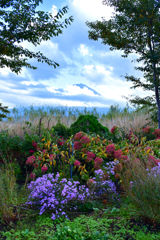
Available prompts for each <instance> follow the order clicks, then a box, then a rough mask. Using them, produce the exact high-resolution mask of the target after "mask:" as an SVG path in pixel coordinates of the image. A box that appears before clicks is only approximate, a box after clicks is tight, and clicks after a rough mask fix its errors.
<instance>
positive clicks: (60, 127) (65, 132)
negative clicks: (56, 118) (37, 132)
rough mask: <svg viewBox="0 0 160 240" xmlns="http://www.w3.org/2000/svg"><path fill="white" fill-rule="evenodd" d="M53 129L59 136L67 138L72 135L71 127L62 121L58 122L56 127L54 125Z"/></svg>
mask: <svg viewBox="0 0 160 240" xmlns="http://www.w3.org/2000/svg"><path fill="white" fill-rule="evenodd" d="M52 131H53V133H55V134H56V135H57V136H62V137H64V138H67V137H69V136H70V135H71V131H70V129H69V128H67V127H66V126H65V125H64V124H62V123H60V122H58V123H57V124H56V125H55V126H54V127H52Z"/></svg>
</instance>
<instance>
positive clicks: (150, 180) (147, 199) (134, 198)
mask: <svg viewBox="0 0 160 240" xmlns="http://www.w3.org/2000/svg"><path fill="white" fill-rule="evenodd" d="M142 171H143V172H142ZM145 171H146V170H145V169H143V168H142V169H141V171H140V169H139V171H136V175H134V177H132V182H133V183H132V187H131V188H130V190H129V196H130V200H131V202H132V203H133V204H134V206H135V207H136V211H137V214H139V215H140V216H141V217H143V218H144V220H145V219H146V220H149V221H150V222H151V223H154V222H158V223H159V222H160V201H159V199H160V193H159V186H160V176H159V173H158V174H156V176H155V175H154V173H151V174H149V172H147V171H146V173H145Z"/></svg>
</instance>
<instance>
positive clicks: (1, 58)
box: [0, 0, 73, 115]
mask: <svg viewBox="0 0 160 240" xmlns="http://www.w3.org/2000/svg"><path fill="white" fill-rule="evenodd" d="M42 2H43V0H0V67H1V68H4V67H8V68H10V69H11V71H13V72H15V73H17V74H18V73H19V72H20V71H21V69H22V67H27V68H31V69H36V67H35V66H33V65H31V64H30V63H29V62H28V60H29V59H31V58H35V59H37V60H38V62H42V63H43V62H45V63H47V64H48V65H50V66H53V67H54V68H56V67H57V66H59V64H58V63H56V62H55V61H53V60H51V59H48V58H47V57H46V56H44V55H43V54H42V53H41V52H33V51H30V50H29V49H26V48H24V47H23V46H22V44H21V43H23V42H24V41H27V42H30V43H32V44H34V46H37V45H39V44H40V43H41V42H42V41H47V40H49V39H50V38H52V37H56V36H58V35H59V34H61V33H62V30H63V28H65V27H67V26H68V25H69V24H71V22H72V21H73V19H72V17H68V18H66V19H64V20H62V18H63V16H64V15H65V14H66V13H67V11H68V8H67V7H64V8H62V9H61V10H59V12H58V13H57V15H56V16H53V15H52V14H51V13H49V12H44V11H40V10H39V11H36V8H37V7H38V6H39V4H40V3H42ZM2 110H4V112H5V107H4V108H3V107H2V106H1V111H2ZM4 115H5V114H4Z"/></svg>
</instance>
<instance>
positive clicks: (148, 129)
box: [142, 126, 151, 133]
mask: <svg viewBox="0 0 160 240" xmlns="http://www.w3.org/2000/svg"><path fill="white" fill-rule="evenodd" d="M150 130H151V127H150V126H147V127H145V128H143V129H142V131H143V132H144V133H149V132H150Z"/></svg>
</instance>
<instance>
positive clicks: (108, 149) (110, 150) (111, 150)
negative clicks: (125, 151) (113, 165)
mask: <svg viewBox="0 0 160 240" xmlns="http://www.w3.org/2000/svg"><path fill="white" fill-rule="evenodd" d="M114 151H115V145H114V144H109V145H108V146H107V147H106V153H108V154H110V155H112V154H113V153H114Z"/></svg>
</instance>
